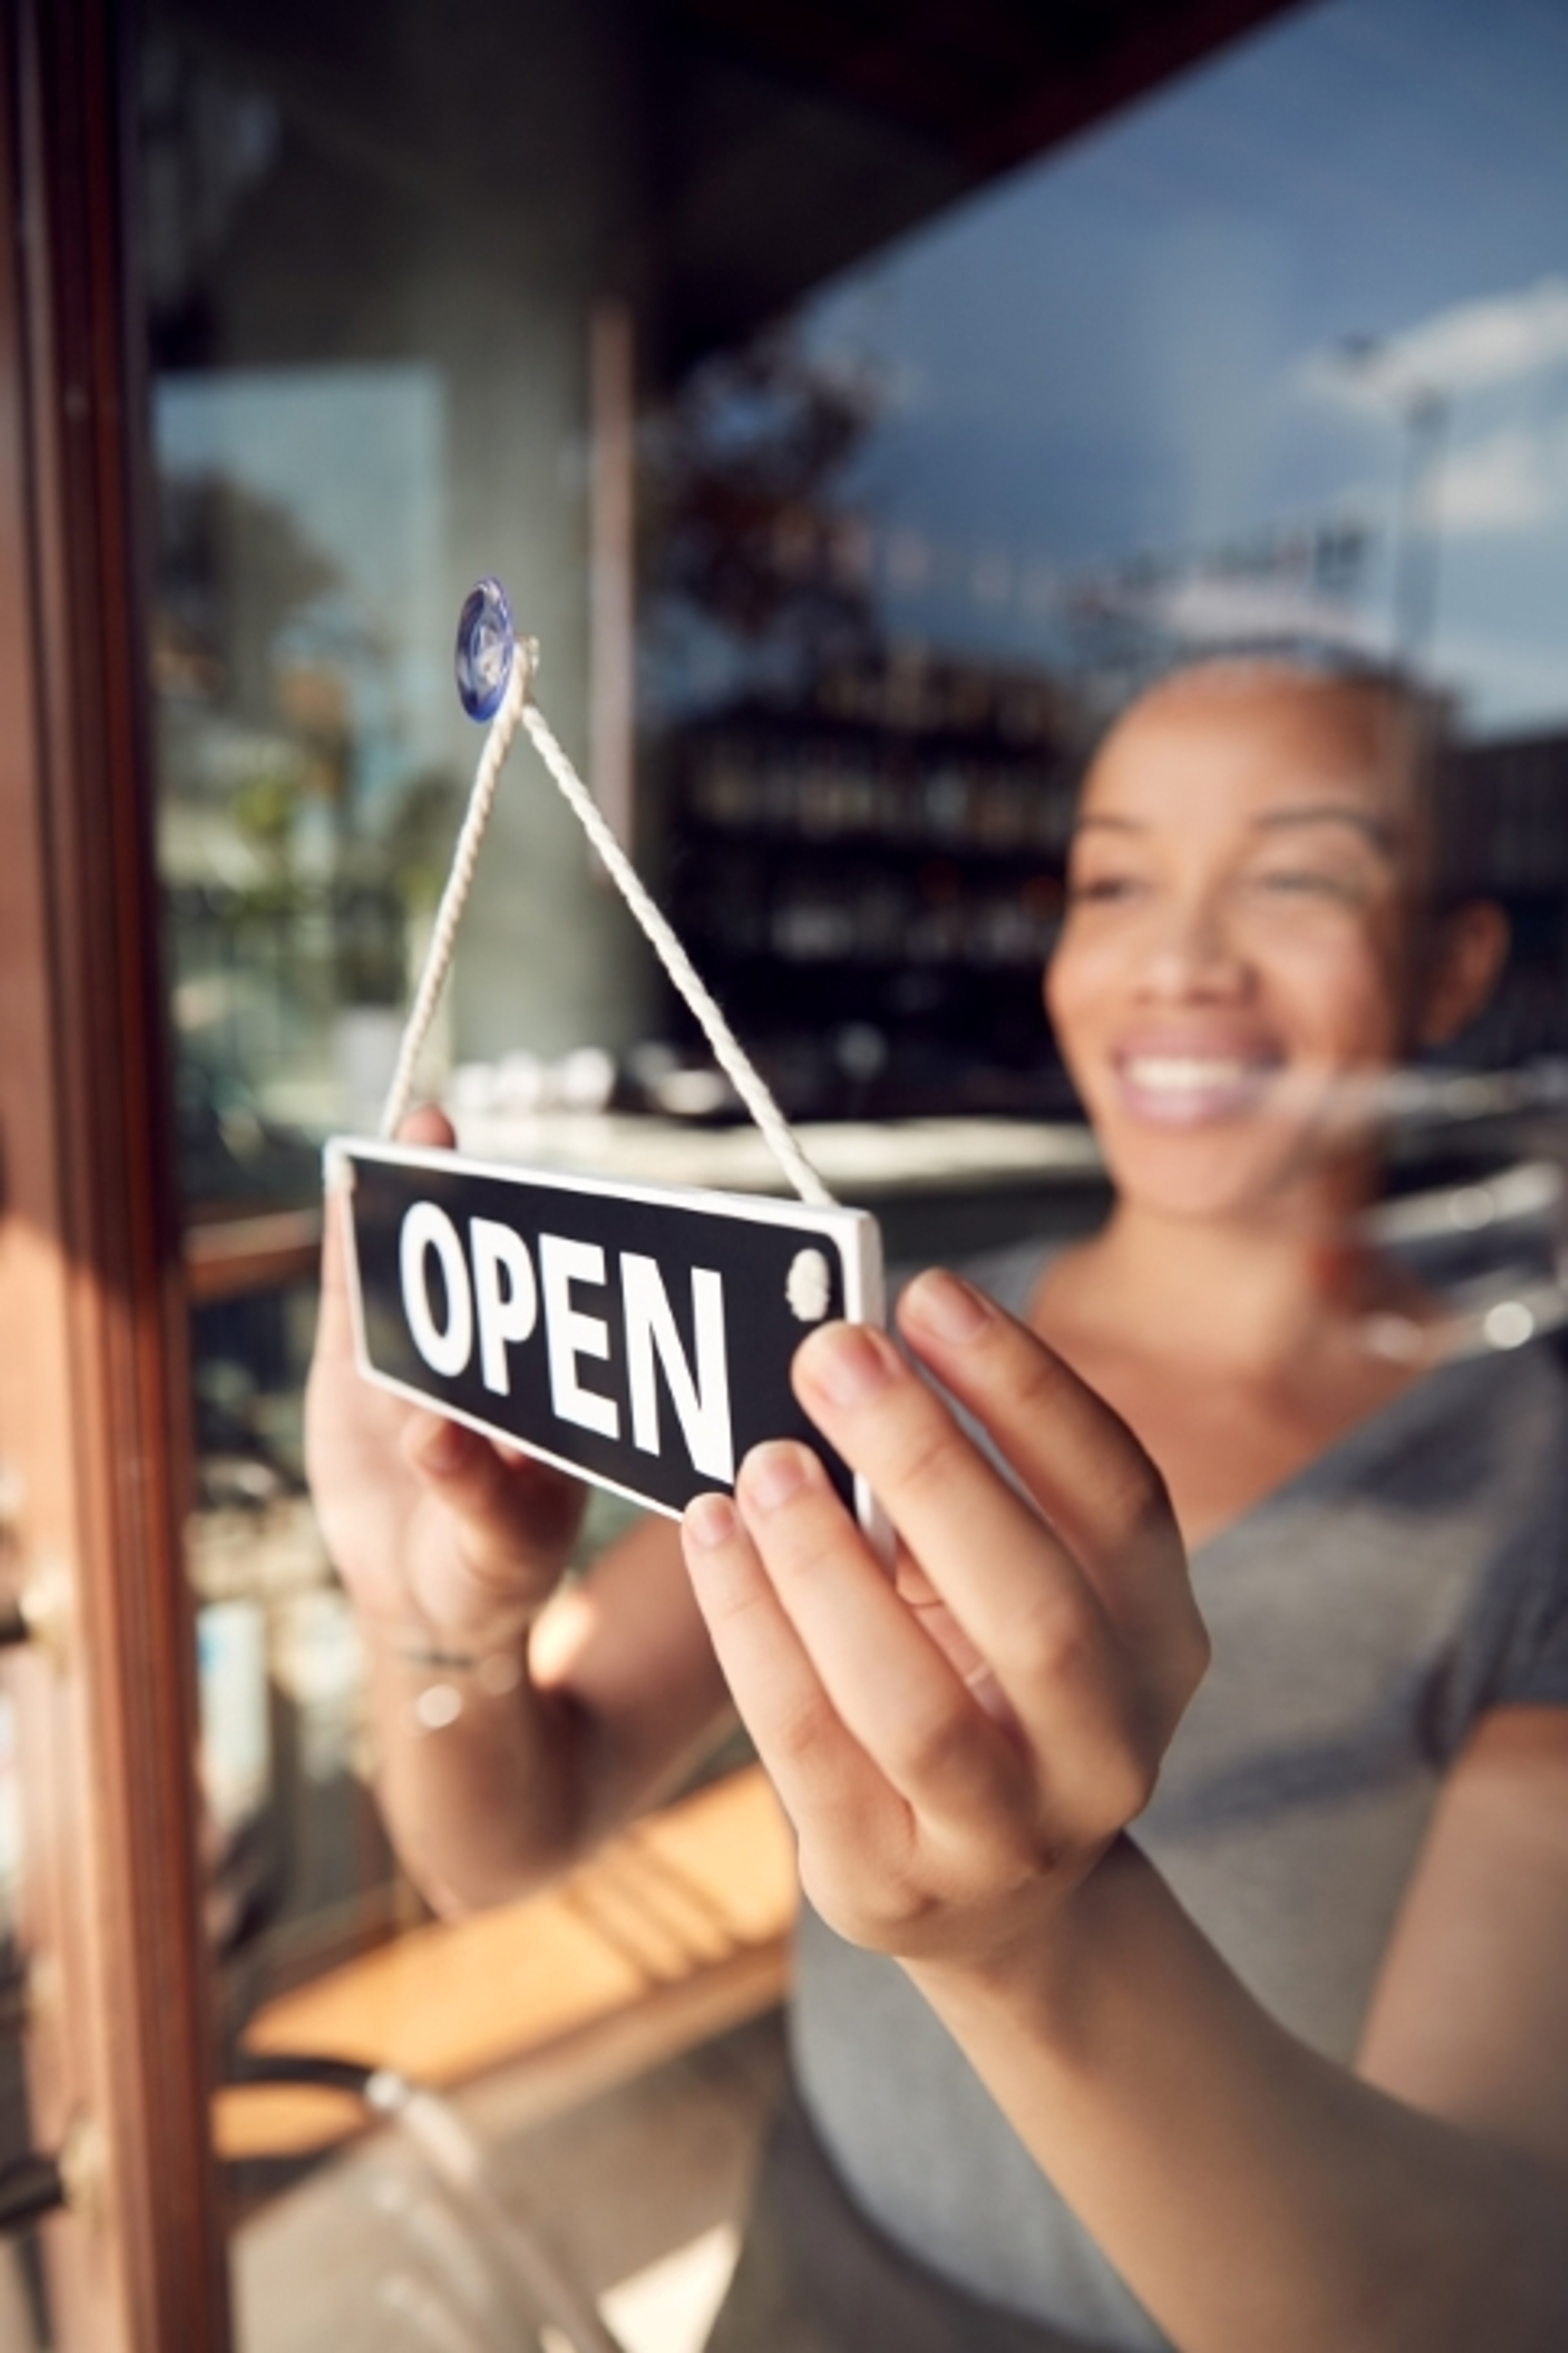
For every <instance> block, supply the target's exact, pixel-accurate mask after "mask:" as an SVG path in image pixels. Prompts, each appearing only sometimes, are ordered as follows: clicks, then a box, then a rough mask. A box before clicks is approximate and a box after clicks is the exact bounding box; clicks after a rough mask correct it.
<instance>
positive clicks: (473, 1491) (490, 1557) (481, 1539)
mask: <svg viewBox="0 0 1568 2353" xmlns="http://www.w3.org/2000/svg"><path fill="white" fill-rule="evenodd" d="M400 1445H401V1451H402V1455H403V1460H404V1461H405V1462H407V1463H408V1467H409V1469H410V1470H411V1471H413V1472H415V1473H416V1475H417V1476H418V1478H419V1480H420V1481H421V1482H422V1483H423V1484H424V1485H425V1486H426V1487H427V1488H429V1490H430V1492H431V1493H434V1494H437V1495H439V1496H440V1500H441V1502H442V1503H443V1504H445V1505H446V1506H447V1507H448V1509H449V1510H450V1512H451V1514H452V1515H453V1518H454V1519H455V1520H456V1522H457V1529H458V1544H459V1548H460V1550H461V1554H462V1557H463V1559H464V1560H465V1561H466V1562H467V1564H468V1566H469V1567H470V1568H471V1570H472V1571H473V1572H474V1573H475V1575H476V1576H478V1577H482V1578H484V1579H485V1580H486V1581H490V1580H492V1579H496V1580H500V1581H502V1582H504V1583H506V1584H508V1585H514V1584H515V1581H516V1578H517V1573H518V1569H519V1566H520V1565H521V1564H524V1563H530V1564H532V1563H539V1564H541V1565H544V1566H546V1567H547V1568H548V1571H549V1574H550V1575H551V1576H552V1577H553V1576H554V1575H555V1574H556V1572H557V1571H558V1569H559V1567H560V1566H561V1563H562V1561H563V1560H564V1557H565V1556H566V1553H567V1549H568V1548H569V1546H570V1545H571V1541H572V1538H573V1536H574V1535H576V1533H577V1522H578V1520H579V1519H580V1517H581V1515H582V1509H583V1504H584V1502H585V1500H586V1493H585V1490H584V1488H583V1487H582V1485H581V1483H580V1482H578V1481H577V1480H576V1479H572V1478H569V1477H568V1476H567V1473H566V1472H562V1471H556V1470H555V1469H554V1468H553V1467H552V1466H551V1465H550V1464H549V1463H547V1462H539V1461H535V1460H533V1459H532V1458H531V1457H529V1456H526V1455H514V1454H512V1453H510V1452H507V1451H503V1450H502V1449H501V1448H499V1447H497V1446H496V1445H494V1444H493V1443H492V1441H491V1440H489V1439H487V1438H482V1437H481V1436H480V1434H479V1432H478V1431H477V1430H469V1429H467V1428H465V1427H464V1425H463V1424H462V1423H461V1422H456V1421H448V1420H446V1419H444V1418H441V1417H440V1416H437V1415H435V1414H429V1413H416V1414H411V1415H410V1416H409V1419H408V1423H407V1425H406V1426H405V1428H404V1430H403V1434H402V1438H401V1440H400Z"/></svg>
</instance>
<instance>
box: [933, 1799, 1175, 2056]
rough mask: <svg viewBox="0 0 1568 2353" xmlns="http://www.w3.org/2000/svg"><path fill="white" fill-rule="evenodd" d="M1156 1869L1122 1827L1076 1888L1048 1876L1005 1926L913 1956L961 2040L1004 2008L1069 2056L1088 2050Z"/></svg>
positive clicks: (936, 2007)
mask: <svg viewBox="0 0 1568 2353" xmlns="http://www.w3.org/2000/svg"><path fill="white" fill-rule="evenodd" d="M1151 1884H1157V1882H1156V1881H1155V1879H1154V1874H1153V1873H1151V1872H1150V1866H1149V1864H1148V1862H1146V1861H1145V1859H1144V1857H1143V1856H1142V1854H1141V1853H1139V1850H1138V1849H1137V1847H1136V1846H1134V1844H1133V1843H1132V1841H1131V1840H1130V1839H1129V1838H1128V1837H1127V1835H1126V1834H1125V1832H1124V1833H1123V1834H1122V1835H1120V1836H1119V1837H1118V1838H1116V1839H1113V1840H1112V1841H1111V1842H1110V1844H1109V1845H1108V1846H1107V1848H1106V1849H1105V1851H1104V1852H1103V1853H1102V1854H1101V1855H1100V1856H1099V1857H1098V1859H1097V1862H1094V1863H1093V1864H1092V1866H1091V1867H1090V1869H1089V1870H1088V1871H1086V1873H1085V1874H1084V1876H1083V1878H1082V1879H1081V1880H1079V1881H1078V1882H1077V1883H1076V1884H1075V1886H1072V1887H1068V1888H1061V1887H1053V1886H1051V1885H1050V1884H1049V1883H1045V1882H1043V1883H1042V1884H1041V1887H1040V1890H1039V1895H1038V1900H1037V1902H1035V1903H1033V1904H1032V1905H1027V1906H1026V1907H1025V1908H1024V1911H1023V1913H1022V1916H1021V1917H1020V1918H1019V1920H1017V1921H1016V1922H1012V1923H1009V1924H1008V1927H1007V1929H1006V1931H1005V1932H1004V1933H1001V1934H994V1935H990V1936H986V1937H984V1938H982V1939H978V1940H977V1941H976V1942H975V1943H974V1944H973V1945H971V1946H969V1947H968V1948H965V1947H961V1946H955V1947H952V1948H951V1949H949V1950H948V1951H946V1952H944V1953H941V1954H938V1955H928V1956H926V1957H920V1958H918V1959H911V1960H906V1963H905V1967H906V1969H907V1971H908V1974H909V1976H910V1977H911V1978H912V1979H913V1980H914V1982H915V1983H916V1985H917V1986H918V1987H919V1989H920V1990H921V1991H922V1992H923V1993H924V1994H925V1996H926V1998H927V2000H928V2001H929V2002H930V2004H931V2006H932V2008H933V2009H934V2010H937V2012H938V2015H939V2016H941V2017H943V2018H944V2019H945V2020H946V2021H947V2023H948V2026H949V2027H950V2028H951V2029H952V2031H954V2033H956V2034H957V2035H958V2036H959V2040H960V2041H962V2040H963V2039H964V2031H965V2027H966V2024H967V2023H968V2022H969V2021H971V2020H972V2021H975V2022H976V2023H977V2024H979V2023H980V2022H982V2021H984V2022H985V2023H987V2024H991V2025H994V2023H995V2021H996V2019H997V2017H998V2016H999V2014H1005V2015H1008V2016H1012V2017H1014V2018H1017V2019H1019V2020H1020V2021H1023V2020H1026V2021H1027V2024H1028V2029H1029V2031H1030V2033H1031V2035H1032V2036H1033V2037H1034V2038H1035V2039H1036V2041H1037V2042H1041V2043H1044V2044H1048V2045H1049V2046H1050V2047H1052V2048H1053V2049H1054V2050H1055V2051H1056V2052H1058V2053H1059V2054H1060V2055H1062V2056H1063V2057H1064V2058H1065V2057H1067V2056H1068V2055H1069V2054H1070V2053H1071V2052H1074V2051H1080V2052H1081V2051H1083V2050H1085V2049H1086V2047H1087V2045H1088V2043H1089V2042H1090V2040H1091V2039H1092V2021H1091V2010H1095V2009H1097V1997H1098V1995H1099V1993H1100V1992H1101V1991H1102V1990H1103V1985H1104V1974H1105V1970H1106V1968H1107V1965H1108V1964H1110V1962H1111V1958H1112V1955H1113V1952H1114V1950H1115V1949H1116V1948H1117V1947H1118V1946H1119V1945H1120V1943H1121V1940H1122V1939H1123V1937H1124V1936H1126V1935H1127V1933H1128V1927H1129V1925H1130V1922H1129V1915H1130V1914H1136V1912H1137V1911H1138V1910H1139V1908H1140V1905H1141V1904H1142V1901H1143V1899H1144V1898H1145V1896H1146V1895H1147V1893H1148V1891H1149V1888H1150V1885H1151Z"/></svg>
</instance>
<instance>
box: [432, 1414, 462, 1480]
mask: <svg viewBox="0 0 1568 2353" xmlns="http://www.w3.org/2000/svg"><path fill="white" fill-rule="evenodd" d="M472 1444H473V1440H472V1438H471V1436H470V1434H469V1432H468V1431H467V1430H465V1429H464V1428H463V1426H462V1424H461V1422H459V1421H438V1422H437V1424H436V1426H435V1428H434V1430H431V1432H430V1434H429V1437H428V1438H427V1439H426V1440H424V1441H423V1443H422V1444H421V1446H420V1448H419V1467H420V1469H421V1470H422V1471H429V1472H430V1474H431V1476H432V1477H433V1478H437V1479H444V1478H450V1475H451V1473H452V1472H454V1471H461V1469H462V1467H463V1464H464V1463H465V1462H466V1461H468V1458H469V1451H470V1449H471V1446H472Z"/></svg>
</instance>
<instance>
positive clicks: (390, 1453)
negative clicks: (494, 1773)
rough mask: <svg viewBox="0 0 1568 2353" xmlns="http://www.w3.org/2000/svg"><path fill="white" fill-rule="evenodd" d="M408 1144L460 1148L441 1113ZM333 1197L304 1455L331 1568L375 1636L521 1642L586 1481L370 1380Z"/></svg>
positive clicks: (428, 1641)
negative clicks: (360, 1353)
mask: <svg viewBox="0 0 1568 2353" xmlns="http://www.w3.org/2000/svg"><path fill="white" fill-rule="evenodd" d="M398 1136H399V1141H400V1142H402V1143H405V1144H423V1145H446V1146H450V1145H451V1143H452V1141H453V1136H452V1130H451V1128H450V1125H449V1124H448V1122H447V1121H446V1120H445V1119H444V1118H443V1117H442V1116H441V1114H440V1112H437V1111H433V1110H425V1111H420V1112H416V1113H413V1114H412V1116H411V1117H410V1118H408V1120H406V1121H405V1122H404V1124H403V1125H402V1127H401V1128H400V1129H399V1131H398ZM347 1211H348V1200H347V1197H346V1196H345V1195H344V1194H343V1193H340V1192H329V1194H328V1198H327V1202H326V1219H325V1232H324V1236H323V1251H322V1300H321V1316H320V1322H319V1324H318V1327H317V1332H316V1345H315V1353H314V1355H313V1359H312V1363H311V1375H310V1381H309V1385H308V1387H307V1389H306V1392H305V1463H306V1472H307V1475H308V1477H309V1480H310V1484H311V1491H312V1493H313V1497H314V1500H315V1506H316V1512H317V1515H318V1517H319V1519H320V1522H321V1526H322V1532H323V1536H324V1537H325V1540H326V1546H327V1550H328V1552H329V1554H330V1556H331V1557H332V1560H333V1563H334V1567H336V1569H337V1571H338V1573H339V1575H340V1576H341V1577H342V1578H343V1581H344V1585H345V1586H346V1587H347V1588H348V1591H349V1594H350V1596H351V1597H352V1599H353V1600H354V1602H355V1606H356V1608H357V1609H358V1611H359V1613H360V1617H361V1620H362V1622H363V1623H364V1625H365V1628H366V1632H367V1633H368V1634H370V1635H371V1636H372V1637H373V1638H376V1637H379V1638H380V1639H382V1640H385V1641H390V1642H392V1643H394V1644H396V1645H397V1646H399V1647H407V1648H412V1649H416V1650H420V1651H438V1650H439V1651H453V1652H461V1653H474V1654H485V1653H489V1652H491V1651H499V1650H502V1649H504V1648H508V1647H513V1648H514V1647H515V1646H516V1645H517V1644H518V1643H519V1642H520V1641H522V1640H523V1639H524V1636H525V1634H526V1632H527V1630H528V1629H529V1627H530V1626H531V1625H532V1623H533V1621H534V1620H535V1618H536V1617H537V1616H538V1614H539V1612H540V1610H541V1609H543V1607H544V1605H545V1603H546V1601H547V1600H548V1599H549V1597H550V1594H551V1592H552V1591H553V1590H554V1588H555V1587H556V1582H557V1580H558V1579H559V1577H560V1574H561V1571H562V1569H563V1568H564V1567H565V1566H566V1561H567V1555H568V1553H569V1552H570V1550H571V1546H572V1543H573V1540H574V1538H575V1537H576V1535H577V1528H578V1525H579V1524H580V1522H581V1519H582V1512H583V1503H584V1494H585V1491H584V1489H583V1488H582V1487H581V1486H580V1485H579V1484H578V1482H577V1481H575V1480H572V1479H568V1478H567V1477H565V1476H564V1475H563V1474H562V1473H561V1472H557V1471H553V1470H551V1469H550V1468H549V1467H548V1465H547V1464H545V1463H541V1462H535V1461H532V1460H530V1459H529V1458H528V1457H527V1456H525V1455H517V1454H514V1453H512V1452H510V1451H507V1450H503V1449H502V1448H499V1447H497V1446H495V1445H493V1444H492V1443H491V1441H490V1440H488V1439H485V1438H482V1437H480V1436H479V1434H478V1433H477V1432H476V1431H474V1430H468V1429H465V1428H464V1427H463V1425H462V1424H461V1423H460V1422H452V1421H445V1420H442V1419H440V1418H439V1417H438V1416H436V1415H434V1414H431V1413H427V1412H425V1411H424V1410H423V1409H421V1408H419V1407H418V1406H413V1405H409V1404H408V1403H406V1402H405V1401H404V1399H402V1398H398V1397H394V1396H393V1395H392V1394H391V1393H390V1392H389V1391H387V1390H386V1389H381V1388H373V1387H372V1385H371V1384H370V1383H369V1382H368V1381H366V1380H364V1379H363V1378H362V1377H361V1376H360V1373H359V1370H358V1367H357V1366H356V1364H355V1356H354V1331H353V1325H352V1323H351V1320H350V1314H349V1303H348V1282H347V1268H346V1244H345V1227H344V1220H345V1219H346V1216H347Z"/></svg>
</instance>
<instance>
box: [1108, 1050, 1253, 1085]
mask: <svg viewBox="0 0 1568 2353" xmlns="http://www.w3.org/2000/svg"><path fill="white" fill-rule="evenodd" d="M1126 1069H1127V1075H1128V1078H1129V1079H1130V1080H1131V1082H1132V1083H1133V1085H1134V1086H1135V1087H1142V1088H1145V1089H1147V1090H1148V1092H1150V1093H1151V1094H1171V1095H1181V1094H1204V1093H1210V1092H1213V1090H1214V1089H1216V1088H1220V1089H1224V1088H1229V1087H1242V1086H1246V1085H1248V1084H1249V1083H1250V1082H1251V1081H1252V1079H1253V1078H1254V1076H1255V1066H1254V1065H1253V1064H1252V1063H1250V1062H1234V1061H1227V1062H1218V1061H1202V1062H1201V1061H1198V1060H1194V1059H1193V1058H1192V1056H1189V1055H1177V1054H1144V1055H1139V1058H1138V1059H1137V1060H1135V1061H1129V1062H1128V1064H1127V1065H1126Z"/></svg>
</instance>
